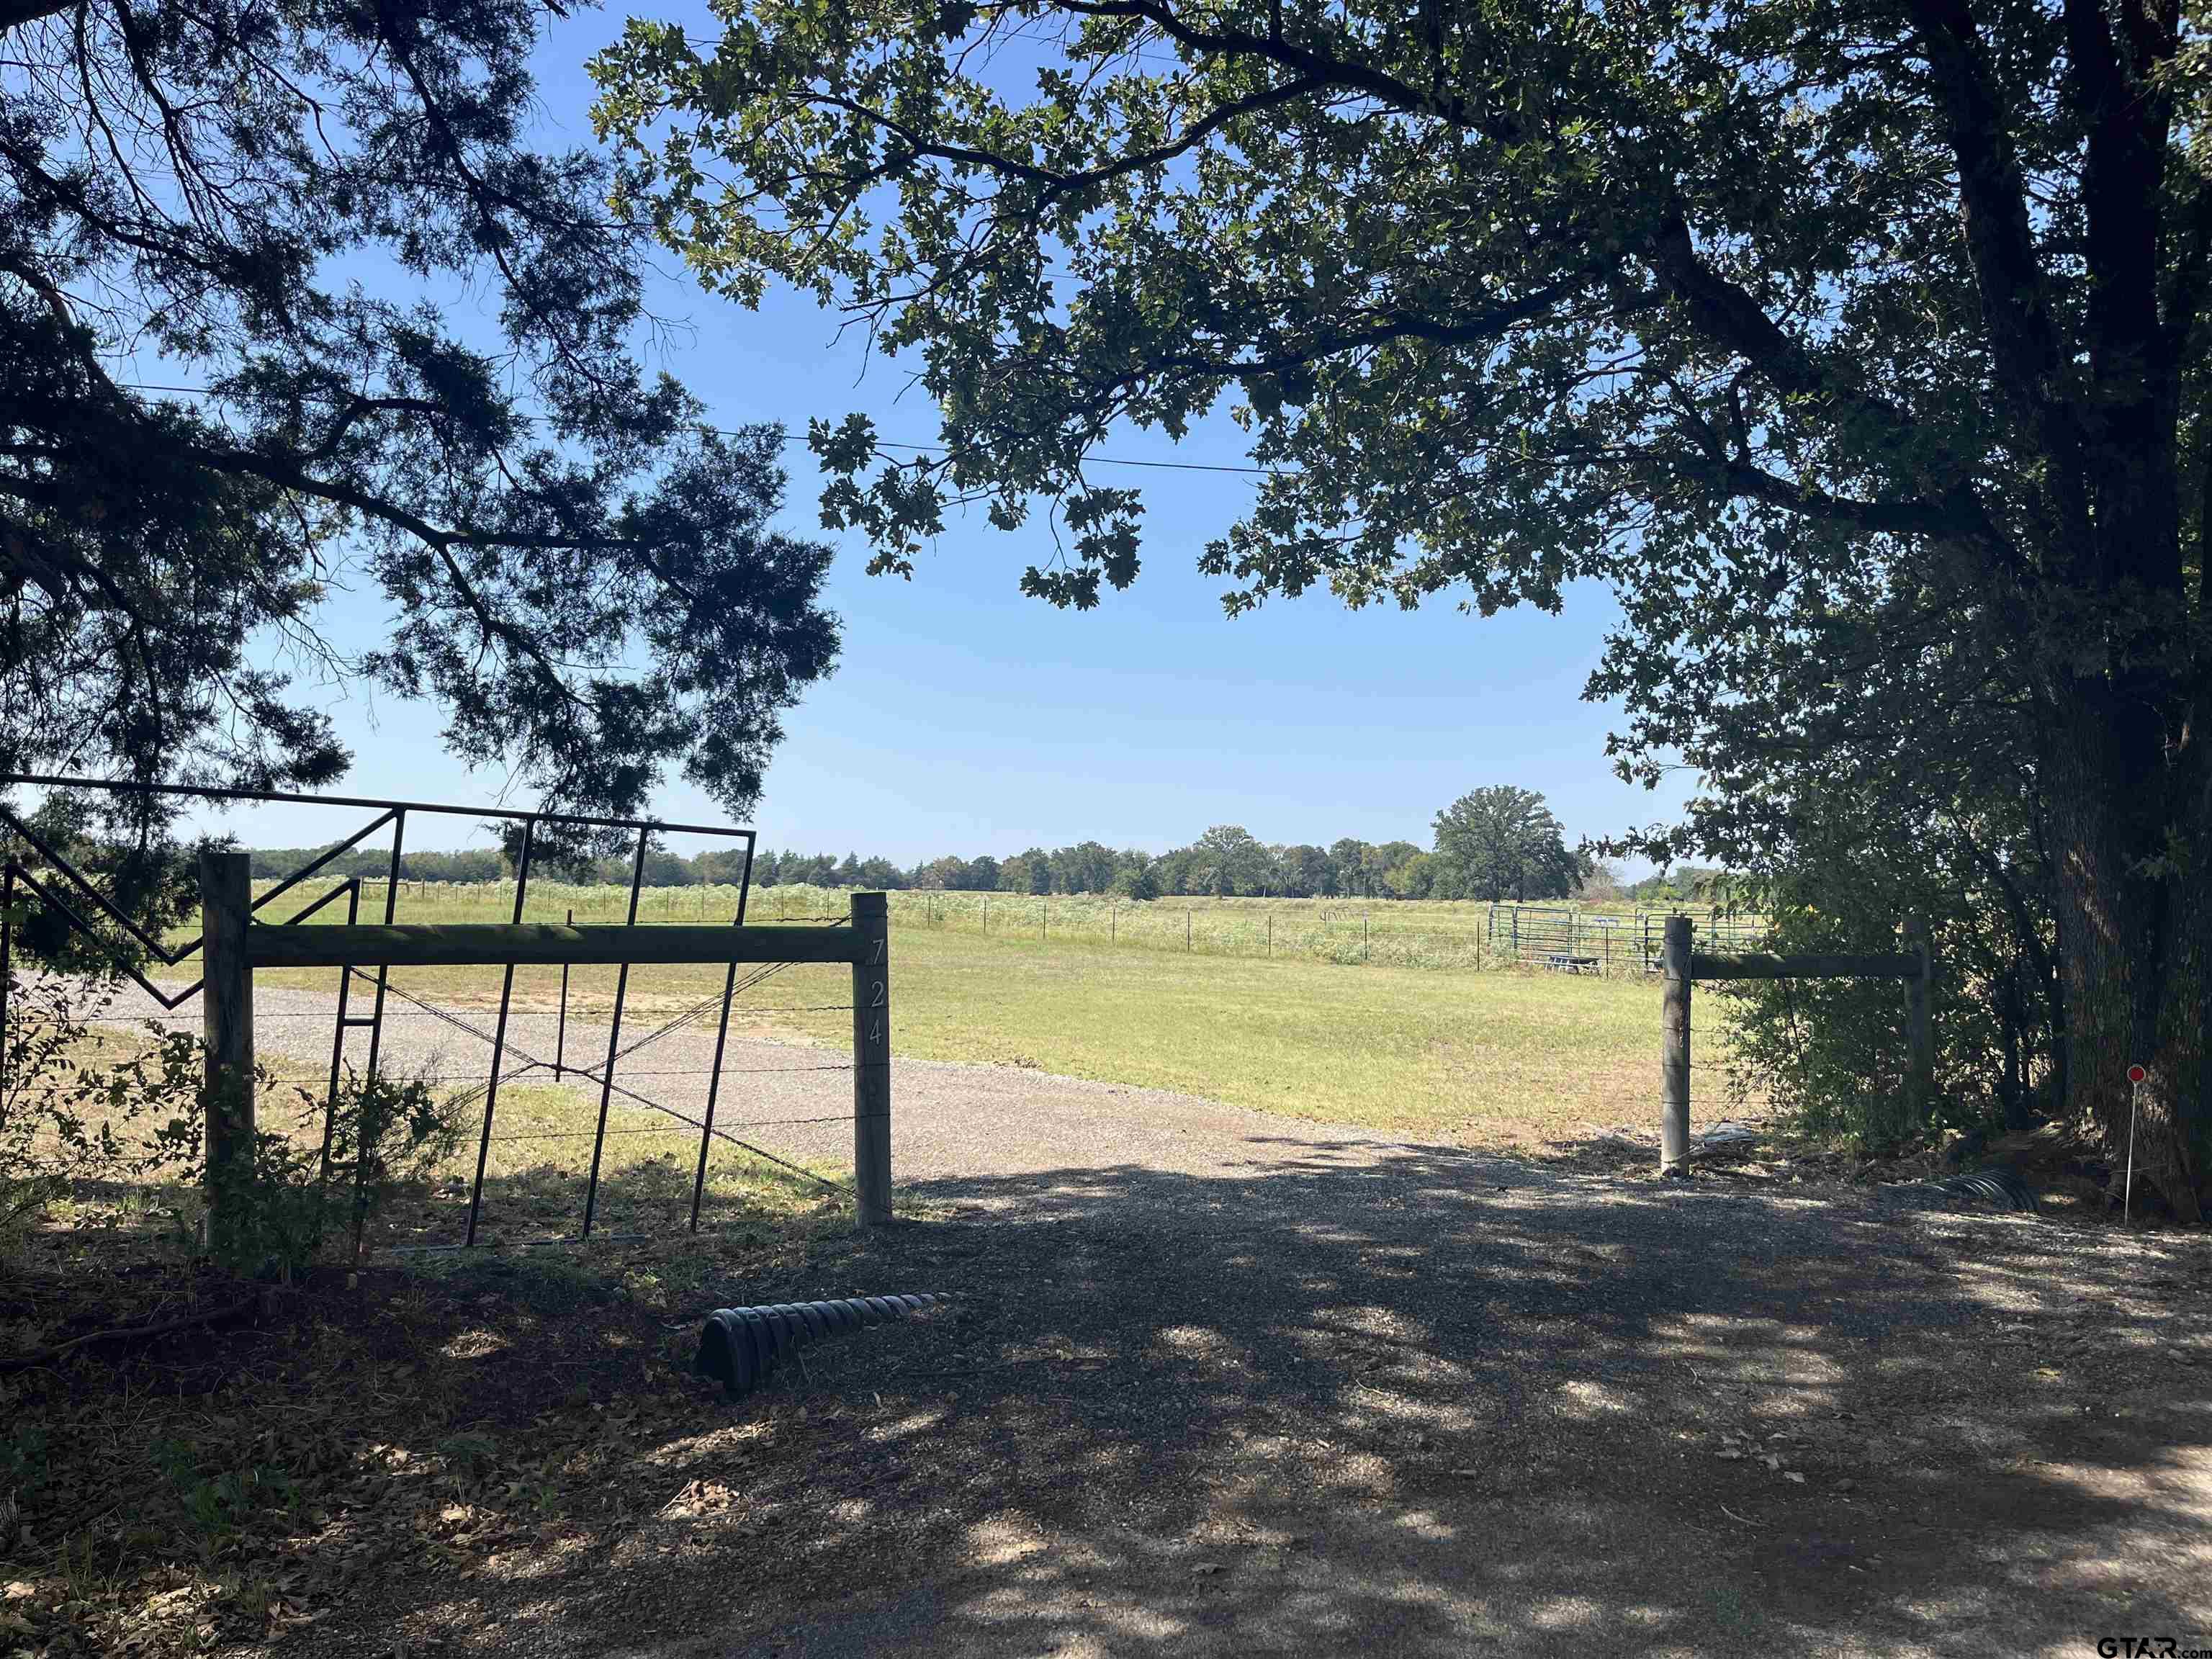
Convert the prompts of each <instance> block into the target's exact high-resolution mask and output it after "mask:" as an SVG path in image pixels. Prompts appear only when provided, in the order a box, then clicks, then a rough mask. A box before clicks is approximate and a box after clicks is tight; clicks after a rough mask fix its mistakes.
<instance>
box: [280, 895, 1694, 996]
mask: <svg viewBox="0 0 2212 1659" xmlns="http://www.w3.org/2000/svg"><path fill="white" fill-rule="evenodd" d="M273 885H274V884H273V883H263V884H259V889H258V890H261V891H266V890H268V889H269V888H270V886H273ZM399 885H400V890H399V893H398V899H397V916H398V920H400V921H410V920H411V921H508V920H509V919H511V918H512V917H513V914H514V884H513V883H512V882H483V883H476V884H451V883H443V882H413V881H408V882H402V883H401V884H399ZM323 890H325V889H324V888H322V887H319V886H317V885H315V884H310V885H309V886H308V887H306V888H303V889H301V890H300V891H299V893H298V895H297V896H296V897H295V896H287V897H285V898H284V899H282V900H279V901H278V902H277V903H276V905H275V906H274V907H272V908H271V910H270V912H269V913H268V916H269V919H270V920H283V919H284V918H286V917H288V916H289V915H290V914H291V913H292V912H293V911H295V910H296V909H298V908H301V907H303V906H304V905H306V904H307V903H308V902H311V901H312V899H313V897H315V896H318V895H319V893H320V892H321V891H323ZM385 899H386V893H385V883H384V882H383V881H381V880H369V881H364V882H363V884H362V900H361V915H362V920H363V921H381V920H382V919H383V915H384V906H385ZM848 902H849V895H848V893H847V892H845V891H844V890H840V889H835V888H822V887H812V886H784V887H766V888H757V889H755V890H753V892H752V894H751V896H750V902H749V906H748V913H747V915H746V918H745V919H746V920H747V921H754V922H761V923H768V924H774V923H778V922H794V921H809V920H819V919H823V918H829V917H835V916H841V915H844V914H845V911H846V908H847V905H848ZM737 904H738V890H737V889H736V888H735V887H729V886H699V887H648V888H646V889H645V890H643V891H642V892H641V894H640V896H639V904H638V920H639V921H641V922H648V923H652V922H671V921H684V922H701V921H729V920H731V919H732V918H733V917H734V916H735V915H736V914H737ZM342 908H343V906H342V905H341V906H337V907H333V908H331V909H329V910H325V912H323V913H322V915H320V916H319V917H318V918H317V919H318V920H324V921H329V920H342V919H343V917H342V915H339V914H338V912H339V911H340V910H341V909H342ZM628 909H629V890H628V889H627V888H623V887H617V886H603V885H602V886H588V887H585V886H574V885H571V884H565V883H561V882H552V881H546V880H544V879H542V878H539V879H533V880H532V882H531V884H530V891H529V895H528V900H527V902H526V906H525V908H524V920H526V921H565V920H567V919H568V918H569V917H571V916H573V917H574V919H575V920H576V921H579V922H612V921H622V920H623V917H624V915H626V914H627V913H628ZM890 909H891V915H892V918H893V920H894V921H901V922H906V923H908V924H910V925H927V927H931V928H933V929H934V930H936V931H938V932H939V933H972V934H975V936H976V937H978V938H994V939H1021V938H1035V939H1042V940H1045V941H1047V942H1050V941H1052V940H1054V939H1058V940H1061V941H1074V942H1079V943H1088V944H1096V945H1115V946H1118V947H1121V948H1124V949H1128V950H1145V951H1159V952H1164V953H1172V954H1176V955H1190V956H1212V957H1223V956H1227V957H1259V958H1261V959H1262V960H1267V959H1271V958H1297V959H1304V960H1307V961H1313V962H1328V963H1345V964H1352V963H1362V964H1369V965H1381V966H1386V967H1389V966H1395V967H1403V968H1426V969H1438V970H1442V971H1446V972H1465V971H1468V970H1480V969H1486V968H1491V967H1496V966H1498V965H1500V963H1503V962H1505V961H1509V960H1510V959H1511V957H1513V955H1514V954H1515V949H1514V947H1515V943H1516V932H1518V931H1520V930H1519V929H1516V923H1515V912H1516V910H1517V911H1518V912H1519V913H1520V915H1521V917H1522V921H1523V923H1524V925H1525V929H1526V931H1527V933H1528V935H1529V938H1530V939H1534V937H1535V936H1536V934H1537V933H1539V932H1540V931H1541V930H1544V929H1547V928H1549V929H1553V930H1556V929H1557V928H1558V927H1560V925H1561V919H1563V918H1565V917H1567V916H1570V915H1571V916H1574V917H1576V918H1577V919H1579V921H1580V923H1581V931H1580V933H1579V935H1578V938H1579V939H1580V943H1581V947H1582V948H1583V949H1585V950H1587V951H1589V952H1590V954H1592V955H1593V956H1595V957H1597V958H1598V964H1599V966H1600V968H1601V969H1602V970H1603V971H1605V972H1607V973H1613V974H1622V975H1638V974H1641V973H1642V972H1643V971H1644V953H1643V946H1644V944H1645V942H1646V940H1645V934H1646V933H1647V932H1648V933H1650V938H1651V940H1652V941H1653V942H1655V943H1656V937H1657V929H1658V926H1659V923H1658V921H1657V918H1658V917H1659V916H1660V915H1661V914H1662V913H1661V911H1659V910H1657V909H1653V908H1649V907H1643V908H1639V907H1638V906H1637V905H1634V904H1628V903H1622V904H1578V903H1569V902H1565V901H1560V902H1552V903H1544V904H1529V905H1522V906H1513V905H1503V904H1500V905H1492V904H1485V903H1479V902H1460V901H1444V900H1425V899H1424V900H1383V899H1372V900H1370V899H1359V898H1326V899H1290V898H1207V897H1204V896H1175V897H1172V898H1160V899H1152V900H1149V901H1145V902H1135V901H1132V900H1129V899H1124V898H1115V897H1110V896H1106V895H1103V894H1079V895H1073V896H1070V895H1059V896H1034V895H1030V894H1015V893H932V892H896V893H893V894H891V895H890ZM1693 912H1694V914H1697V915H1700V916H1705V915H1709V914H1710V912H1709V911H1707V910H1706V909H1705V908H1703V907H1693ZM1534 948H1535V947H1534V945H1533V944H1531V945H1529V950H1530V951H1534Z"/></svg>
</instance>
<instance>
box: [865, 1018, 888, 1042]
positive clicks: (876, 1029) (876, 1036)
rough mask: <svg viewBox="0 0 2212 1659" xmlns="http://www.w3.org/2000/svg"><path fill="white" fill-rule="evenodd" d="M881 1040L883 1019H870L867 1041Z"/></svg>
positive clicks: (882, 1038)
mask: <svg viewBox="0 0 2212 1659" xmlns="http://www.w3.org/2000/svg"><path fill="white" fill-rule="evenodd" d="M883 1040H884V1023H883V1021H881V1020H879V1019H872V1020H870V1021H869V1022H868V1041H869V1042H882V1041H883Z"/></svg>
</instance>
